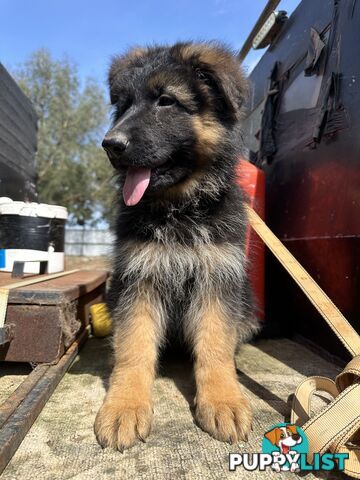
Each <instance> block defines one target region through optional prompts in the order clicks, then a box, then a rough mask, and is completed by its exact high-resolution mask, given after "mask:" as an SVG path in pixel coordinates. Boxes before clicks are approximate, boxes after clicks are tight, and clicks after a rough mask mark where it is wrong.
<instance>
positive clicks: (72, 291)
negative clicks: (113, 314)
mask: <svg viewBox="0 0 360 480" xmlns="http://www.w3.org/2000/svg"><path fill="white" fill-rule="evenodd" d="M107 276H108V273H107V271H104V270H80V271H78V272H76V273H73V274H71V275H68V276H65V277H60V278H56V279H53V280H49V281H46V282H41V283H38V284H33V285H29V286H27V287H21V288H17V289H15V290H10V294H9V301H8V307H7V314H6V324H7V325H12V326H13V339H12V340H11V341H10V342H9V343H7V344H5V345H3V346H1V347H0V360H6V361H16V362H32V363H57V362H58V361H59V359H60V358H61V356H62V355H63V354H64V352H65V351H66V349H67V348H68V347H69V345H71V343H72V342H73V341H74V339H75V338H76V337H77V336H78V335H79V333H80V332H81V331H82V330H83V329H84V328H85V326H86V325H88V323H89V307H90V305H92V304H93V303H98V302H101V301H103V298H104V292H105V282H106V279H107ZM16 281H18V279H12V278H11V277H10V274H7V273H1V274H0V288H1V287H2V286H4V285H8V284H11V283H14V282H16Z"/></svg>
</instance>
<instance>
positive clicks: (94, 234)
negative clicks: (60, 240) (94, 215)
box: [65, 228, 115, 257]
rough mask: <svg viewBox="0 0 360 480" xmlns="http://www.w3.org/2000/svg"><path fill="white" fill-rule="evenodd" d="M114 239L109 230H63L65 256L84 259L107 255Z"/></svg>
mask: <svg viewBox="0 0 360 480" xmlns="http://www.w3.org/2000/svg"><path fill="white" fill-rule="evenodd" d="M114 241H115V237H114V235H113V234H112V233H111V231H110V230H95V229H89V230H85V229H84V230H79V229H71V228H67V229H66V230H65V254H66V255H78V256H86V257H97V256H100V255H109V254H110V253H111V251H112V246H113V244H114Z"/></svg>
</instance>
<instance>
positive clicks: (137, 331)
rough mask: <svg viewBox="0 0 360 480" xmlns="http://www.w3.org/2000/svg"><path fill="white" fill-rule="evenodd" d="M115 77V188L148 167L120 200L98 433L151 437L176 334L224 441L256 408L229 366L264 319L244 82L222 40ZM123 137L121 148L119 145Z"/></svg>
mask: <svg viewBox="0 0 360 480" xmlns="http://www.w3.org/2000/svg"><path fill="white" fill-rule="evenodd" d="M109 83H110V93H111V100H112V103H113V105H114V107H115V114H114V122H113V126H112V128H111V130H110V131H109V132H108V133H107V135H106V137H105V141H104V147H105V148H106V150H107V153H108V155H109V158H110V160H111V162H112V163H113V165H114V166H115V168H116V169H117V171H118V178H119V185H120V188H121V187H122V185H123V183H124V176H125V172H126V169H127V167H129V166H142V165H145V166H150V167H151V168H152V172H153V173H152V176H151V181H150V185H149V187H148V189H147V190H146V192H145V194H144V196H143V198H142V199H141V201H140V202H139V203H138V204H137V205H135V206H131V207H128V206H126V205H125V204H124V202H123V201H122V200H121V199H120V198H119V211H118V216H117V224H116V234H117V241H116V249H115V260H114V271H113V278H112V283H111V287H110V291H109V294H108V306H109V309H110V311H111V315H112V318H113V322H114V353H115V367H114V369H113V372H112V375H111V379H110V387H109V390H108V392H107V394H106V398H105V401H104V403H103V406H102V407H101V409H100V411H99V413H98V415H97V417H96V421H95V432H96V435H97V438H98V440H99V442H100V443H101V444H102V445H103V446H111V447H115V448H118V449H120V450H123V449H124V448H128V447H131V446H132V445H133V444H134V443H135V442H136V440H137V439H145V437H147V435H148V434H149V431H150V427H151V419H152V408H153V407H152V394H151V391H152V386H153V382H154V377H155V373H156V364H157V359H158V356H159V351H160V350H161V348H162V346H164V345H165V344H167V343H169V342H170V343H171V342H173V341H180V342H183V344H185V345H186V346H187V347H188V348H189V349H190V350H191V352H192V354H193V356H194V371H195V380H196V386H197V393H196V398H195V403H196V419H197V421H198V423H199V425H200V426H201V427H202V428H203V429H204V430H206V431H207V432H209V433H210V434H211V435H213V436H214V437H215V438H217V439H219V440H222V441H230V442H236V441H239V440H246V439H247V435H248V433H249V430H250V428H251V422H252V414H251V409H250V406H249V403H248V401H247V399H246V398H245V396H244V395H243V393H242V391H241V387H240V385H239V383H238V380H237V376H236V369H235V363H234V354H235V350H236V348H237V346H238V344H239V343H240V342H243V341H245V340H247V339H249V338H250V337H251V335H252V334H253V333H254V332H255V331H256V330H257V328H258V324H257V322H256V320H255V318H254V316H253V315H252V308H251V303H252V302H251V295H250V292H249V288H248V283H247V279H246V274H245V266H246V262H245V258H244V241H245V230H246V224H247V221H246V215H245V211H244V197H243V194H242V192H241V190H240V189H239V187H238V186H237V184H236V180H235V172H234V168H235V165H236V162H237V158H238V155H239V153H240V151H241V132H240V128H239V127H240V121H241V110H242V104H243V100H244V96H245V95H246V82H245V80H244V78H243V76H242V73H241V71H240V68H239V66H238V64H237V61H236V59H235V58H234V57H233V56H232V54H231V53H230V52H229V51H228V50H227V49H225V48H223V47H221V46H218V45H217V44H214V43H198V44H194V43H182V44H181V43H180V44H176V45H175V46H173V47H150V48H144V49H141V48H138V49H133V50H131V51H130V52H129V53H127V54H126V55H123V56H120V57H117V58H115V59H114V61H113V63H112V66H111V69H110V75H109ZM124 135H125V136H126V139H127V142H126V145H127V147H126V149H125V150H123V151H120V150H118V149H117V148H116V142H115V148H113V147H112V145H114V141H113V140H114V139H115V140H116V139H117V138H120V137H121V138H123V137H124ZM109 138H110V140H111V141H113V143H112V144H111V145H110V144H109V142H108V140H109ZM109 145H110V146H109Z"/></svg>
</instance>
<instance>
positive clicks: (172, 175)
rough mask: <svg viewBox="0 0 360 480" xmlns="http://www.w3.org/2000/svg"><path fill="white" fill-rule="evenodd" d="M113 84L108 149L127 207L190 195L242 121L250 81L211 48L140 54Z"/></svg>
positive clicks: (119, 63) (115, 69)
mask: <svg viewBox="0 0 360 480" xmlns="http://www.w3.org/2000/svg"><path fill="white" fill-rule="evenodd" d="M109 82H110V96H111V103H112V105H113V106H114V121H113V126H112V128H111V129H110V130H109V131H108V132H107V134H106V136H105V138H104V141H103V147H104V148H105V150H106V152H107V154H108V156H109V159H110V161H111V163H112V165H113V166H114V167H115V168H116V169H117V170H118V171H119V173H120V178H121V181H122V182H123V197H124V201H125V203H126V204H127V205H129V206H132V205H135V204H137V203H139V202H140V200H141V199H142V198H143V197H144V196H148V195H150V196H154V195H155V196H156V195H163V194H164V192H165V193H166V192H171V191H175V190H176V191H177V192H178V193H179V194H185V193H187V192H189V191H190V190H191V186H192V187H193V186H194V184H196V182H197V181H198V179H199V178H200V177H201V175H205V174H206V171H207V170H208V169H209V168H210V166H211V165H212V164H213V162H214V161H215V160H214V159H215V157H216V153H217V151H219V149H220V150H221V146H222V145H223V144H224V142H225V143H226V141H227V140H228V139H227V136H228V131H229V130H231V127H232V126H233V125H234V124H235V123H236V122H237V120H238V113H239V109H240V108H241V104H242V99H243V93H244V81H243V79H242V77H241V73H240V70H239V67H238V66H237V65H236V62H235V60H234V58H233V57H232V56H231V54H229V53H228V52H227V51H225V50H223V49H221V48H219V47H214V46H209V45H207V44H177V45H175V46H174V47H171V48H169V47H153V48H149V49H144V50H143V49H136V50H132V51H130V53H128V54H127V55H125V56H123V57H119V58H117V59H115V60H114V62H113V64H112V67H111V70H110V76H109ZM224 83H225V85H224Z"/></svg>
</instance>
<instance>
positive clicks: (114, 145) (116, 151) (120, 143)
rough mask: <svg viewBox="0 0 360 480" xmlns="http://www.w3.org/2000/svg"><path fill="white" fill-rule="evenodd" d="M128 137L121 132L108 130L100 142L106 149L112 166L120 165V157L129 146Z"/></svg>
mask: <svg viewBox="0 0 360 480" xmlns="http://www.w3.org/2000/svg"><path fill="white" fill-rule="evenodd" d="M129 144H130V141H129V139H128V137H127V136H126V135H125V134H124V133H121V132H114V133H113V132H108V133H107V134H106V135H105V138H104V140H103V142H102V147H103V149H104V150H105V151H106V153H107V155H108V157H109V160H110V162H111V163H112V165H113V167H115V168H118V167H119V166H120V157H121V155H122V154H123V153H124V152H125V150H126V149H127V148H128V147H129Z"/></svg>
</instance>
